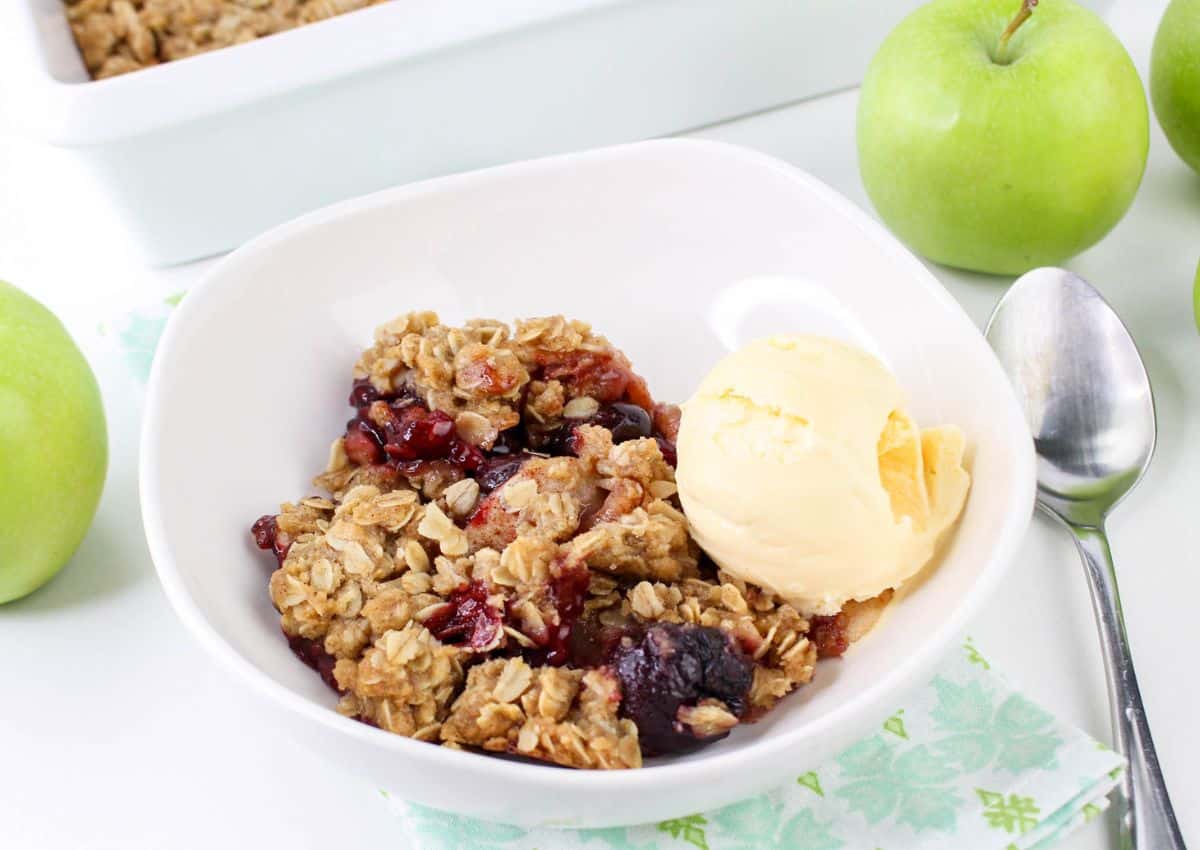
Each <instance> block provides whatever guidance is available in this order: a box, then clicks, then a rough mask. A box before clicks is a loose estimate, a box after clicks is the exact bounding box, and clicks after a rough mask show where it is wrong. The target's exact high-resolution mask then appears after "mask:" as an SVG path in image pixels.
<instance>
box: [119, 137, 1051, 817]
mask: <svg viewBox="0 0 1200 850" xmlns="http://www.w3.org/2000/svg"><path fill="white" fill-rule="evenodd" d="M763 276H772V277H773V281H769V282H767V283H765V284H764V283H763V282H762V281H761V278H762V277H763ZM780 276H784V277H785V278H787V279H791V280H794V281H795V285H794V293H793V292H792V291H790V290H789V289H788V287H787V286H785V285H780V283H779V279H780ZM749 278H760V280H758V281H757V282H754V281H752V282H751V283H748V284H746V283H741V284H739V282H741V281H745V280H747V279H749ZM410 309H435V310H438V311H439V312H440V313H441V314H442V317H443V319H446V320H450V321H459V320H463V319H466V318H470V317H472V316H492V317H497V318H503V319H511V318H515V317H518V316H527V315H546V314H551V313H559V312H561V313H564V314H567V315H570V316H574V317H578V318H582V319H585V320H587V321H590V322H592V323H593V324H594V326H595V327H596V328H597V329H599V330H600V331H601V332H602V333H605V334H606V335H607V336H609V338H610V339H612V340H613V342H614V343H615V344H616V345H617V346H618V347H620V348H623V349H624V350H625V351H626V352H627V353H628V354H629V356H630V357H631V359H632V360H633V363H634V366H635V368H636V369H637V370H638V371H639V372H641V373H642V374H643V375H644V376H645V377H646V378H647V379H648V381H649V383H650V386H651V388H652V391H653V392H654V394H655V395H656V397H657V398H659V399H663V400H682V399H684V398H685V397H686V396H687V395H688V393H689V392H690V390H691V389H692V387H694V385H695V384H696V382H697V381H698V380H699V378H700V377H701V376H702V375H703V374H704V372H705V371H706V370H707V369H708V368H709V367H710V366H711V365H712V363H713V362H714V361H715V360H716V359H717V358H718V357H719V356H720V355H721V354H722V353H723V351H724V346H723V343H722V340H724V341H725V343H729V342H734V341H736V338H739V337H740V336H742V335H752V334H757V333H761V332H765V331H788V330H792V331H795V330H808V329H810V328H811V327H812V326H813V325H814V323H815V324H816V325H823V324H827V323H828V321H831V320H830V318H829V317H830V316H832V317H833V319H832V321H834V323H835V324H838V323H840V324H842V325H843V326H853V327H851V328H850V331H851V332H854V331H857V332H858V333H859V334H861V335H865V337H866V339H867V340H868V341H869V343H870V344H871V345H872V346H873V347H874V348H875V349H876V350H878V351H879V352H880V353H881V354H882V355H883V356H884V357H885V358H886V360H887V361H888V363H889V365H890V366H891V367H892V368H893V369H894V370H895V372H896V374H897V375H898V377H899V379H900V381H901V383H902V384H903V385H904V386H905V387H906V388H907V390H908V391H909V393H910V394H911V410H912V411H913V412H914V414H915V415H916V417H917V419H918V421H920V422H922V423H926V424H935V423H943V422H952V423H956V424H958V425H960V426H962V427H963V429H964V430H965V432H966V433H967V435H968V440H969V446H970V457H969V462H970V465H971V470H972V473H973V476H974V487H973V490H972V493H971V496H970V499H969V501H968V504H967V507H966V510H965V512H964V515H963V518H962V521H961V523H960V526H959V527H958V529H957V531H956V533H955V534H954V535H953V538H952V539H951V540H950V541H949V542H948V544H947V545H946V547H945V551H944V553H943V555H942V557H941V559H940V563H939V564H938V565H936V568H933V569H930V570H928V571H927V572H926V574H925V576H924V577H923V579H922V580H921V581H919V582H916V583H914V585H913V587H911V588H910V589H907V590H906V592H905V593H904V594H902V598H900V599H899V600H898V601H897V602H896V603H895V604H893V605H892V606H891V611H890V614H889V616H888V617H887V618H886V619H885V621H883V622H882V623H881V624H880V625H879V627H878V628H877V629H876V632H875V633H874V634H872V635H870V636H868V637H867V638H866V639H865V640H863V641H862V642H861V643H859V644H857V645H856V646H855V647H853V648H852V650H851V651H850V652H849V653H848V654H847V657H846V658H845V659H844V660H842V661H840V662H823V663H822V664H821V665H820V667H819V668H818V675H817V679H816V681H815V682H814V683H813V684H812V685H810V686H808V687H805V688H803V689H801V690H800V691H799V692H798V693H796V694H794V695H793V696H791V697H789V698H788V699H787V700H786V701H785V702H784V703H783V704H782V705H780V706H779V708H778V709H777V710H775V711H774V712H773V713H771V714H770V715H769V716H768V717H767V718H766V719H765V720H763V721H762V722H760V723H758V724H755V725H753V726H748V727H744V728H739V729H737V730H735V732H734V733H733V734H732V735H731V736H730V737H729V738H728V739H726V740H724V741H722V742H719V743H717V744H715V745H713V746H711V747H708V748H707V749H704V750H702V751H700V752H698V753H695V754H692V755H689V756H686V757H681V758H674V759H664V760H656V761H654V762H653V763H652V764H650V765H649V766H647V767H645V768H643V769H642V770H640V771H617V772H608V773H604V772H584V771H568V770H562V769H558V768H554V767H549V766H542V765H537V764H528V763H523V762H517V761H512V760H505V759H499V758H494V757H489V756H483V755H477V754H474V753H467V752H455V751H450V750H446V749H444V748H440V747H436V746H432V745H430V744H423V743H419V742H415V741H411V740H408V739H405V738H401V737H398V736H395V735H390V734H387V733H385V732H381V731H379V730H377V729H374V728H371V727H368V726H365V725H363V724H360V723H356V722H354V721H352V720H348V719H346V718H343V717H341V716H339V715H337V714H336V713H335V712H334V711H333V710H332V706H333V703H334V701H335V700H334V697H333V695H332V694H331V693H330V692H329V690H328V689H327V688H326V687H325V686H324V685H323V684H322V683H321V682H320V680H319V679H318V677H317V676H315V675H314V674H313V673H312V671H311V670H309V669H308V668H306V667H304V665H302V664H301V663H300V662H299V661H298V660H297V659H296V658H295V657H294V656H292V654H291V653H290V652H289V651H288V648H287V645H286V643H285V641H284V640H283V638H282V636H281V635H280V632H279V623H278V616H277V614H276V613H275V611H274V610H273V609H272V607H271V603H270V600H269V599H268V597H267V592H266V580H267V575H268V572H269V569H270V567H269V565H268V564H267V563H265V562H264V560H265V559H264V557H263V555H262V553H260V552H258V551H257V550H255V549H254V547H253V545H252V544H251V542H250V538H249V533H248V529H249V525H250V523H251V522H252V521H253V520H254V519H255V518H256V517H258V516H259V515H260V514H263V513H267V512H270V511H273V510H274V509H275V507H276V505H277V504H278V503H279V502H281V501H284V500H289V499H294V498H297V497H298V496H300V495H302V494H304V493H306V492H311V489H312V488H311V485H310V483H309V482H310V476H311V475H312V474H313V473H314V472H316V471H318V470H320V469H321V468H322V467H323V464H324V462H325V455H326V451H327V448H328V444H329V442H330V440H331V439H332V438H333V437H335V436H336V435H337V434H338V433H340V431H341V429H342V427H343V426H344V423H345V420H346V419H347V418H348V416H349V409H348V408H347V407H345V396H346V393H347V388H348V385H349V373H350V366H351V364H352V363H353V361H354V360H355V358H356V356H357V354H358V353H359V351H360V350H361V349H362V348H363V347H364V346H365V345H366V344H367V343H368V341H369V339H370V336H371V332H372V330H373V329H374V327H375V326H376V325H378V324H380V323H382V322H384V321H385V320H387V319H389V318H391V317H392V316H394V315H396V314H399V313H402V312H405V311H407V310H410ZM142 440H143V442H142V452H141V497H142V509H143V513H144V517H145V524H146V533H147V537H148V539H149V542H150V549H151V552H152V554H153V557H154V561H155V564H156V566H157V568H158V571H159V575H160V577H161V579H162V582H163V585H164V587H165V588H166V591H167V594H168V596H169V597H170V599H171V602H172V603H173V604H174V606H175V608H176V610H177V611H178V612H179V614H180V616H181V617H182V619H183V620H184V622H185V623H186V624H187V625H188V627H189V628H190V629H191V630H192V632H193V633H194V634H195V635H196V636H197V638H198V639H199V640H200V641H201V643H202V644H203V645H204V646H205V647H206V648H207V649H208V650H209V651H210V652H211V653H212V654H213V655H214V656H215V657H216V658H217V659H219V660H220V661H221V662H223V663H224V665H225V666H227V667H228V668H230V669H231V670H233V671H234V672H235V673H236V674H237V675H238V676H239V677H240V680H241V681H243V682H244V683H246V684H249V685H250V686H252V688H253V689H254V690H255V691H257V692H258V693H259V694H260V695H262V696H263V697H264V698H265V699H264V700H263V701H261V703H260V704H261V705H262V706H263V708H264V711H265V712H267V717H268V720H267V722H271V723H274V724H278V725H285V726H287V727H288V728H289V729H290V730H291V731H292V732H293V733H294V734H295V736H296V737H297V738H298V739H299V740H302V741H304V742H306V743H308V744H309V745H311V746H312V747H314V748H316V749H317V750H319V751H321V752H322V753H324V754H326V755H327V756H328V757H329V758H330V759H332V760H335V761H338V762H341V763H343V764H347V763H349V764H353V765H355V766H356V769H358V770H360V771H361V773H362V774H363V776H364V779H366V778H368V777H369V778H370V780H371V781H372V782H374V783H376V784H377V785H378V786H380V787H383V788H388V789H391V790H392V791H394V792H396V793H398V794H400V795H402V796H404V797H406V798H409V799H412V800H415V801H417V802H420V803H424V804H427V805H430V806H434V807H437V808H442V809H447V810H452V811H455V812H459V813H462V814H467V815H472V816H477V817H484V818H489V819H493V820H499V821H508V822H514V823H521V824H525V825H562V826H597V827H598V826H612V825H623V824H630V823H640V822H646V821H651V820H657V819H662V818H667V817H674V816H678V815H681V814H685V813H688V812H693V811H698V810H704V809H708V808H711V807H714V806H720V805H723V804H727V803H731V802H734V801H736V800H738V799H740V798H743V797H746V796H749V795H751V794H754V793H756V792H759V791H763V790H765V789H767V788H770V787H772V786H774V785H777V784H780V783H782V782H784V781H787V780H789V779H790V778H793V777H794V776H795V775H797V774H799V773H801V772H803V771H804V770H806V769H808V768H809V767H811V766H812V765H815V764H818V763H819V762H820V761H821V760H823V759H825V758H828V757H830V756H831V755H833V754H835V753H836V752H837V751H838V750H839V749H841V748H842V747H844V746H846V745H848V744H849V743H851V742H853V740H854V739H855V738H856V737H857V736H859V735H860V734H862V733H863V732H864V730H865V729H866V728H868V727H869V726H870V725H871V724H873V723H875V722H877V721H878V720H879V719H880V718H882V717H883V716H886V714H887V713H889V712H890V710H892V708H893V707H894V704H895V702H896V701H897V700H898V699H899V698H900V697H901V696H902V695H903V693H904V691H905V690H906V689H907V688H910V687H914V686H919V685H921V684H923V683H924V680H925V679H926V677H927V676H928V674H929V673H930V671H931V669H932V667H933V666H934V665H935V664H936V662H937V661H938V660H939V659H940V658H941V657H942V655H943V654H944V653H945V652H946V651H947V650H948V648H949V647H950V646H951V645H952V644H953V643H954V642H955V641H956V640H957V639H958V638H959V637H960V634H961V631H962V629H963V628H964V624H965V622H966V620H967V618H968V617H969V616H970V615H971V613H972V612H973V611H974V610H975V609H976V608H977V607H978V606H979V605H980V604H981V603H983V602H984V601H986V600H987V598H988V596H989V594H990V593H991V590H992V589H993V587H994V586H995V584H996V582H997V581H998V580H999V579H1000V577H1001V575H1002V573H1003V570H1004V568H1005V566H1006V564H1007V563H1008V562H1009V560H1010V559H1011V558H1012V556H1013V555H1014V553H1015V551H1016V549H1017V547H1018V545H1019V543H1020V542H1021V539H1022V537H1023V535H1024V532H1025V529H1026V526H1027V524H1028V522H1029V518H1030V515H1031V512H1032V506H1033V495H1034V463H1033V450H1032V441H1031V440H1030V437H1029V433H1028V431H1027V429H1026V426H1025V423H1024V420H1023V418H1022V416H1021V413H1020V411H1019V409H1018V407H1017V404H1016V402H1015V400H1014V397H1013V395H1012V393H1011V391H1010V389H1009V385H1008V383H1007V380H1006V378H1005V376H1004V374H1003V373H1002V371H1001V369H1000V366H999V364H998V363H997V362H996V360H995V358H994V357H993V356H992V353H991V350H990V349H989V348H988V346H987V344H986V343H985V341H984V339H983V337H982V336H981V335H980V333H979V331H978V330H977V329H976V328H975V326H974V325H973V324H972V323H971V321H970V320H969V319H968V317H967V316H966V314H965V313H964V312H963V311H962V309H961V308H960V307H959V306H958V305H957V304H956V303H955V302H954V300H953V299H952V298H951V297H950V296H949V294H948V293H947V292H946V291H945V290H944V289H943V288H942V287H941V286H940V285H939V284H938V283H937V281H936V280H935V279H934V278H933V277H932V275H931V274H930V273H929V272H928V271H927V270H926V269H925V267H924V266H923V265H922V264H921V263H920V262H919V261H918V260H917V259H916V258H914V257H913V256H912V255H911V254H909V253H908V252H907V251H906V250H905V249H904V248H903V247H901V246H900V245H899V244H898V243H897V242H896V241H895V240H894V239H893V238H892V237H891V236H890V235H888V234H887V233H886V232H885V231H884V230H883V229H882V228H881V227H880V226H879V225H878V224H876V223H875V222H874V221H873V220H872V219H871V218H870V217H869V216H867V215H866V214H865V213H863V212H862V211H860V210H859V209H857V208H855V207H854V206H853V205H852V204H850V203H849V202H848V201H846V200H845V199H844V198H842V197H840V196H839V195H837V194H836V193H835V192H833V191H832V190H830V189H829V188H827V187H826V186H824V185H822V184H821V183H819V182H818V181H816V180H814V179H813V178H812V177H809V176H808V175H806V174H804V173H802V172H800V171H798V170H796V169H794V168H792V167H790V166H788V165H786V164H784V163H781V162H779V161H776V160H773V159H771V158H769V157H766V156H763V155H760V154H757V153H752V152H750V151H747V150H744V149H741V148H736V147H731V146H726V145H718V144H713V143H704V142H684V141H668V142H648V143H643V144H638V145H631V146H626V147H617V148H609V149H604V150H598V151H594V152H589V153H583V154H576V155H571V156H565V157H560V158H553V159H546V160H538V161H533V162H528V163H522V164H517V165H512V166H505V167H501V168H496V169H492V170H488V171H481V172H476V173H472V174H466V175H461V176H457V177H450V178H444V179H441V180H436V181H431V182H428V183H424V184H418V185H414V186H408V187H404V188H399V189H393V190H389V191H385V192H381V193H378V194H375V195H370V196H367V197H365V198H360V199H357V200H352V201H347V202H344V203H341V204H338V205H337V206H334V207H331V208H328V209H325V210H322V211H319V212H316V213H313V214H311V215H308V216H306V217H304V218H302V219H299V220H297V221H295V222H292V223H290V224H287V225H284V226H282V227H280V228H277V229H276V230H274V231H272V232H271V233H269V234H267V235H265V236H263V237H261V238H260V239H258V240H256V241H255V242H253V243H251V244H249V245H247V246H246V247H245V248H242V249H241V250H239V251H237V252H235V253H234V254H232V255H231V256H230V257H229V258H227V259H226V260H225V261H223V262H222V263H221V264H219V265H218V266H217V267H216V268H214V269H213V270H212V272H211V273H210V275H209V276H208V278H207V279H206V280H205V281H204V282H203V283H202V284H201V285H200V286H198V287H197V288H196V289H195V290H194V291H193V292H191V293H190V294H189V295H188V296H187V297H186V298H185V299H184V301H183V303H182V304H181V306H180V308H179V310H178V312H177V314H176V315H175V317H174V318H173V319H172V321H171V323H170V325H169V327H168V329H167V332H166V334H165V336H164V339H163V341H162V343H161V347H160V350H159V354H158V357H157V360H156V362H155V366H154V373H153V376H152V378H151V383H150V390H149V398H148V401H147V409H146V419H145V426H144V432H143V438H142Z"/></svg>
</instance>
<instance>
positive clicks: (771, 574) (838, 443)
mask: <svg viewBox="0 0 1200 850" xmlns="http://www.w3.org/2000/svg"><path fill="white" fill-rule="evenodd" d="M904 404H905V398H904V393H903V392H902V390H901V388H900V385H899V383H898V382H897V381H896V378H895V376H893V375H892V373H891V372H890V371H888V369H887V368H886V367H885V366H884V365H883V364H882V363H880V362H879V360H877V359H876V358H875V357H873V356H872V355H870V354H868V353H867V352H865V351H863V350H861V349H859V348H856V347H854V346H851V345H848V344H845V343H842V342H838V341H836V340H832V339H826V338H823V337H815V336H787V337H772V338H770V339H764V340H759V341H757V342H754V343H751V344H750V345H748V346H746V347H745V348H743V349H741V350H740V351H737V352H735V353H733V354H731V355H729V356H727V357H726V358H725V359H723V360H722V361H721V362H720V363H718V364H717V365H716V366H715V367H714V368H713V370H712V371H711V372H710V373H709V374H708V376H707V377H706V378H705V379H704V380H703V382H702V383H701V384H700V387H699V389H698V390H697V391H696V394H695V396H694V397H693V398H692V399H691V400H690V401H688V402H687V404H685V405H684V407H683V418H682V421H681V423H680V428H679V439H678V444H677V448H678V452H679V464H678V467H677V470H676V478H677V481H678V486H679V496H680V499H681V500H682V503H683V508H684V512H685V513H686V514H687V517H688V520H689V522H690V524H691V527H692V533H693V536H694V537H695V538H696V540H697V542H698V543H699V544H700V545H701V546H702V547H703V548H704V550H705V551H706V552H708V554H709V555H710V556H711V557H712V558H713V560H714V561H716V562H717V564H719V565H720V566H721V568H722V569H724V570H726V571H727V572H729V573H732V574H733V575H735V576H737V577H738V578H741V579H743V580H745V581H748V582H752V583H754V584H757V585H759V586H762V587H766V588H768V589H770V590H773V591H775V592H776V593H778V594H779V595H780V596H783V597H784V598H785V599H787V600H788V601H790V602H791V603H792V604H793V605H795V606H796V607H797V608H798V609H799V610H800V611H801V612H802V613H805V614H834V613H836V612H838V611H839V610H841V608H842V606H843V605H844V604H845V603H846V602H847V601H849V600H863V599H870V598H872V597H875V596H878V595H879V594H880V593H882V592H884V591H885V590H887V589H888V588H896V587H899V586H900V585H901V584H903V583H904V582H905V581H906V580H907V579H909V578H911V577H912V576H913V575H914V574H916V573H917V572H918V571H919V570H920V569H921V568H922V567H923V566H924V565H925V564H926V563H927V562H928V561H929V560H930V558H931V557H932V556H933V554H934V550H935V548H936V546H937V542H938V538H939V536H940V535H941V533H942V532H943V531H945V530H946V529H947V528H948V527H950V526H951V525H953V523H954V521H955V520H956V519H957V518H958V515H959V514H960V513H961V511H962V507H963V504H964V502H965V500H966V495H967V490H968V489H969V486H970V478H969V476H968V475H967V472H966V470H965V469H963V451H964V439H963V435H962V432H961V431H960V430H959V429H958V428H956V427H953V426H947V427H942V428H932V429H928V430H925V431H920V430H919V429H918V428H917V425H916V423H914V422H913V420H912V419H911V418H910V417H909V416H908V415H907V414H905V413H904Z"/></svg>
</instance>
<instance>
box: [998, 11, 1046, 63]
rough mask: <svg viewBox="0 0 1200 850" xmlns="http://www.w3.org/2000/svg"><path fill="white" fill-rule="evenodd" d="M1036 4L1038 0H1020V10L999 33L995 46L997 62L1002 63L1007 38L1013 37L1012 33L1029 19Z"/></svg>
mask: <svg viewBox="0 0 1200 850" xmlns="http://www.w3.org/2000/svg"><path fill="white" fill-rule="evenodd" d="M1037 4H1038V0H1021V9H1020V11H1018V12H1017V15H1016V17H1015V18H1013V19H1012V20H1011V21H1009V22H1008V26H1007V27H1005V28H1004V32H1002V33H1000V44H999V46H998V47H997V48H996V61H997V62H1000V63H1002V64H1003V63H1004V48H1006V47H1008V40H1009V39H1010V38H1012V37H1013V33H1015V32H1016V31H1017V30H1019V29H1020V28H1021V24H1023V23H1025V22H1026V21H1027V20H1029V17H1030V16H1031V15H1032V14H1033V9H1034V7H1035V6H1037Z"/></svg>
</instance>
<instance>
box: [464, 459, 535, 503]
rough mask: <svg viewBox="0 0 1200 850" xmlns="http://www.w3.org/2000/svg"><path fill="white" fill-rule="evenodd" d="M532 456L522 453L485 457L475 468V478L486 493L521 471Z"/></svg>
mask: <svg viewBox="0 0 1200 850" xmlns="http://www.w3.org/2000/svg"><path fill="white" fill-rule="evenodd" d="M531 457H532V455H528V454H524V453H521V454H511V455H499V456H498V457H489V458H485V459H484V460H483V462H482V463H481V464H480V465H479V466H478V468H476V470H475V480H476V481H477V482H478V483H479V489H480V490H482V491H483V492H484V493H490V492H492V491H493V490H495V489H497V488H498V487H500V486H501V485H502V484H504V482H505V481H507V480H508V479H510V478H512V477H513V476H514V475H516V474H517V473H518V472H520V471H521V467H522V466H524V465H525V461H527V460H529V458H531Z"/></svg>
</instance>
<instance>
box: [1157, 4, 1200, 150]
mask: <svg viewBox="0 0 1200 850" xmlns="http://www.w3.org/2000/svg"><path fill="white" fill-rule="evenodd" d="M1150 99H1151V100H1153V101H1154V112H1155V114H1156V115H1157V116H1158V123H1159V124H1161V125H1162V128H1163V132H1164V133H1166V134H1167V140H1168V141H1169V142H1170V143H1171V147H1173V148H1175V153H1177V154H1179V155H1180V156H1181V157H1182V158H1183V161H1184V162H1186V163H1187V164H1188V165H1190V166H1191V167H1192V168H1193V169H1195V170H1196V171H1200V0H1174V2H1173V3H1171V5H1170V6H1168V7H1167V13H1166V14H1165V15H1163V19H1162V22H1161V23H1160V24H1159V25H1158V34H1157V35H1156V36H1155V37H1154V50H1153V52H1152V53H1151V54H1150Z"/></svg>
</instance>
